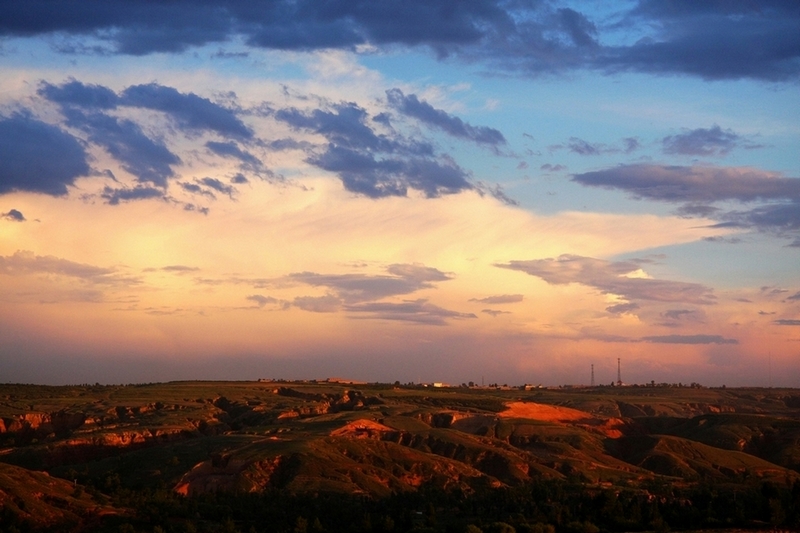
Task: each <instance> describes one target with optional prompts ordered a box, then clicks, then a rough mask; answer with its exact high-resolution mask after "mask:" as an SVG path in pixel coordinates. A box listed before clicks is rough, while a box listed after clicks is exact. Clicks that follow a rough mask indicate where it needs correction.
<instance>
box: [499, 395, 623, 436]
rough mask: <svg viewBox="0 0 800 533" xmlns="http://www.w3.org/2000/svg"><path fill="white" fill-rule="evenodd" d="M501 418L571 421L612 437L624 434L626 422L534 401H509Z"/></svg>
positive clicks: (500, 414) (572, 423)
mask: <svg viewBox="0 0 800 533" xmlns="http://www.w3.org/2000/svg"><path fill="white" fill-rule="evenodd" d="M506 405H507V406H508V409H506V410H505V411H503V412H501V413H499V416H500V417H501V418H527V419H528V420H541V421H543V422H554V423H570V425H575V426H578V427H582V428H584V429H586V430H588V431H592V432H595V433H600V434H601V435H604V436H606V437H609V438H612V439H618V438H620V437H621V436H622V435H623V434H624V429H625V422H624V421H623V420H621V419H619V418H599V417H597V416H594V415H592V414H591V413H587V412H586V411H580V410H578V409H571V408H569V407H559V406H557V405H547V404H543V403H534V402H509V403H507V404H506Z"/></svg>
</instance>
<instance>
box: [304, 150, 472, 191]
mask: <svg viewBox="0 0 800 533" xmlns="http://www.w3.org/2000/svg"><path fill="white" fill-rule="evenodd" d="M308 161H309V163H311V164H314V165H316V166H318V167H320V168H322V169H324V170H328V171H330V172H335V173H337V174H338V175H339V177H340V178H341V180H342V183H343V184H344V187H345V188H346V189H347V190H349V191H352V192H355V193H358V194H363V195H364V196H369V197H371V198H382V197H385V196H406V195H407V194H408V189H416V190H418V191H422V192H423V193H424V194H425V196H427V197H428V198H437V197H439V196H441V195H442V194H454V193H458V192H461V191H463V190H468V189H472V188H473V186H472V185H471V184H470V183H469V181H468V179H467V178H468V176H467V173H466V172H465V171H464V170H463V169H462V168H461V167H459V166H458V165H457V164H456V163H455V162H454V161H452V160H450V159H447V158H445V159H444V160H443V161H435V160H432V159H426V158H415V157H412V158H408V159H405V158H398V157H387V158H383V159H376V158H375V157H373V155H372V154H370V153H362V152H358V151H355V150H351V149H348V148H343V147H339V146H336V145H333V144H331V145H329V146H328V148H327V150H326V151H325V152H324V153H323V154H321V155H318V156H313V157H310V158H309V159H308Z"/></svg>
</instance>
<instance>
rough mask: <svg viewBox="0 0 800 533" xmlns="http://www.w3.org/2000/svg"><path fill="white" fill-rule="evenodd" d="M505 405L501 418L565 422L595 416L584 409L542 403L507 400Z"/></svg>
mask: <svg viewBox="0 0 800 533" xmlns="http://www.w3.org/2000/svg"><path fill="white" fill-rule="evenodd" d="M506 405H507V406H508V409H507V410H505V411H503V412H501V413H500V416H501V417H503V418H528V419H530V420H542V421H545V422H566V421H573V420H586V419H591V418H595V417H594V416H592V415H591V414H589V413H587V412H585V411H579V410H577V409H570V408H569V407H558V406H555V405H547V404H543V403H533V402H509V403H507V404H506Z"/></svg>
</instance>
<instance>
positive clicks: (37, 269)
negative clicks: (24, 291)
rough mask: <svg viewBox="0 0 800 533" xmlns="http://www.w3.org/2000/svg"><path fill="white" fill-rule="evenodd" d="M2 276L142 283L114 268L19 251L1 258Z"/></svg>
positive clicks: (106, 282) (0, 269)
mask: <svg viewBox="0 0 800 533" xmlns="http://www.w3.org/2000/svg"><path fill="white" fill-rule="evenodd" d="M0 274H4V275H6V276H24V275H29V274H52V275H58V276H67V277H70V278H76V279H79V280H81V281H84V282H87V283H92V284H96V285H119V284H125V285H130V284H138V283H139V282H140V281H139V280H138V279H137V278H131V277H124V276H120V275H119V272H118V271H116V270H114V269H112V268H102V267H97V266H93V265H87V264H84V263H76V262H74V261H69V260H67V259H61V258H58V257H54V256H52V255H45V256H42V255H36V254H34V253H33V252H30V251H26V250H20V251H17V252H16V253H14V255H8V256H0Z"/></svg>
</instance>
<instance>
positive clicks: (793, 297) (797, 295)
mask: <svg viewBox="0 0 800 533" xmlns="http://www.w3.org/2000/svg"><path fill="white" fill-rule="evenodd" d="M12 211H13V210H12ZM786 299H787V300H789V301H794V300H800V291H798V292H796V293H794V294H792V295H791V296H788V297H787V298H786Z"/></svg>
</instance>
